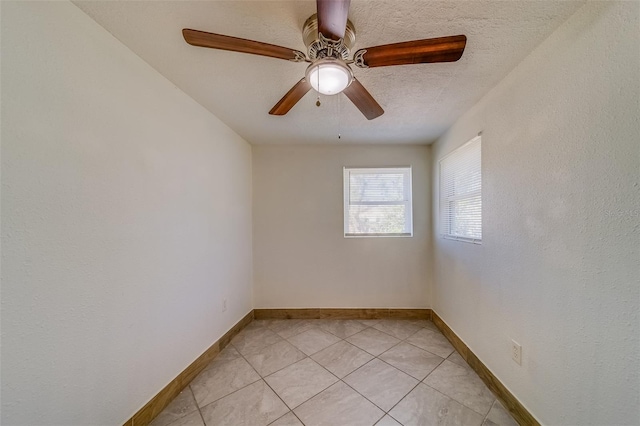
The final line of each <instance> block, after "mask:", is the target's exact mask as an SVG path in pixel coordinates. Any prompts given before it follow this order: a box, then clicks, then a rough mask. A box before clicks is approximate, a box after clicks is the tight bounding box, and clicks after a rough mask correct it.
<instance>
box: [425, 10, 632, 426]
mask: <svg viewBox="0 0 640 426" xmlns="http://www.w3.org/2000/svg"><path fill="white" fill-rule="evenodd" d="M639 7H640V3H638V2H625V3H614V2H587V4H586V5H585V6H584V7H583V8H582V9H580V10H579V11H578V12H577V13H576V14H575V15H574V16H572V17H571V18H570V19H569V20H568V21H567V22H566V23H564V24H563V25H562V26H561V27H560V28H559V29H558V30H557V31H556V32H555V33H554V34H552V35H551V37H550V38H549V39H547V40H546V41H545V42H544V43H543V44H542V45H540V46H539V47H538V48H537V49H536V50H534V52H533V53H532V54H531V55H529V56H528V57H527V58H526V59H525V60H524V61H523V62H522V63H521V64H520V65H519V66H518V67H517V68H516V69H515V70H514V71H513V72H512V73H511V74H510V75H508V76H507V77H506V78H505V79H504V80H503V81H502V82H501V83H500V84H498V86H497V87H495V88H494V89H493V90H492V91H491V92H490V93H489V94H488V95H486V96H485V97H484V98H483V99H482V100H481V101H480V102H479V103H478V104H477V105H476V106H475V107H474V108H472V109H471V110H470V111H469V112H467V113H466V114H465V115H464V116H463V117H462V118H460V119H459V120H458V121H457V122H456V123H455V125H454V126H453V127H452V128H451V129H450V130H449V131H448V133H447V134H446V135H445V136H444V137H442V138H441V139H440V140H439V141H438V142H437V143H436V144H435V145H434V147H433V165H434V168H433V176H434V188H436V189H435V191H434V194H433V195H434V196H433V200H434V212H437V200H438V191H437V184H438V181H437V178H438V176H437V171H438V167H437V166H438V160H439V159H440V158H442V157H443V156H444V155H446V154H447V153H449V152H451V151H452V150H453V149H455V148H456V147H458V146H460V145H461V144H463V143H465V142H466V141H467V140H469V139H471V138H472V137H473V136H475V135H476V134H477V133H478V132H479V131H483V132H484V133H483V140H482V150H483V152H482V172H483V194H482V195H483V242H482V245H481V246H478V245H472V244H466V243H461V242H456V241H450V240H444V239H442V238H440V237H435V238H434V246H435V260H434V265H435V266H434V290H433V291H434V309H435V311H436V312H437V313H438V314H439V315H440V316H441V317H442V318H443V319H444V320H445V322H447V323H448V324H449V325H450V326H451V328H452V329H453V330H454V331H455V332H456V333H457V334H458V335H459V336H460V337H461V338H462V339H463V340H464V341H465V342H466V343H467V344H468V345H469V346H470V348H471V349H472V350H473V351H474V352H475V353H476V354H477V355H478V356H479V358H480V359H481V360H482V361H483V362H484V363H485V364H486V365H487V366H488V367H489V368H490V369H491V370H492V371H493V372H494V373H495V374H496V375H497V377H498V378H499V379H500V380H501V381H502V382H503V383H505V384H506V385H507V387H509V388H510V389H511V390H512V391H513V393H514V394H515V395H516V396H517V397H518V398H519V399H520V400H521V401H522V402H523V403H524V404H525V405H526V406H527V407H528V408H529V409H530V410H531V412H532V413H533V414H534V415H536V416H537V417H538V418H539V420H540V421H541V422H543V423H544V424H549V425H588V424H591V425H605V424H606V425H619V424H634V425H637V424H640V410H639V408H638V407H639V406H640V377H639V372H640V368H639V366H640V358H639V352H640V344H639V340H638V339H639V337H640V327H639V318H638V315H639V310H640V308H639V300H640V293H639V289H640V283H639V277H640V267H639V259H640V253H639V249H638V248H639V245H640V239H639V235H638V232H639V229H640V227H639V226H638V224H639V222H640V197H639V190H640V186H639V184H638V180H639V178H638V173H639V171H640V161H639V154H640V144H639V137H640V124H639V117H640V108H639V102H640V90H639V81H640V73H639V70H640V50H639V49H638V45H639V40H640V26H639V19H638V15H639ZM437 225H438V221H435V226H437ZM434 229H436V231H435V232H437V228H434ZM434 235H436V234H435V233H434ZM510 339H515V340H516V341H518V342H519V343H520V344H522V348H523V364H522V366H521V367H520V366H518V365H517V364H516V363H514V362H513V361H511V359H510V352H509V349H510Z"/></svg>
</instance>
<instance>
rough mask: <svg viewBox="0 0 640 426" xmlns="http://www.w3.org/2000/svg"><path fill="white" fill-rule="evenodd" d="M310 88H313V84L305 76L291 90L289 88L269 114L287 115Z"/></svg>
mask: <svg viewBox="0 0 640 426" xmlns="http://www.w3.org/2000/svg"><path fill="white" fill-rule="evenodd" d="M309 90H311V85H310V84H309V83H307V79H305V78H303V79H302V80H300V81H299V82H297V83H296V84H295V86H293V87H292V88H291V90H289V91H288V92H287V94H286V95H284V96H283V97H282V99H280V100H279V101H278V103H277V104H275V106H274V107H273V108H271V111H269V114H271V115H285V114H286V113H288V112H289V110H290V109H291V108H293V106H294V105H295V104H297V103H298V101H299V100H300V99H302V97H303V96H304V95H306V94H307V92H308V91H309Z"/></svg>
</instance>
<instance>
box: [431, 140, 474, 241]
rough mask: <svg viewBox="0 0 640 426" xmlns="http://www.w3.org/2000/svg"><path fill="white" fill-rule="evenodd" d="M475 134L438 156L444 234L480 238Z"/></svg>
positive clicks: (442, 232)
mask: <svg viewBox="0 0 640 426" xmlns="http://www.w3.org/2000/svg"><path fill="white" fill-rule="evenodd" d="M481 143H482V142H481V137H480V136H477V137H475V138H473V139H472V140H470V141H469V142H468V143H466V144H465V145H463V146H461V147H460V148H458V149H456V150H455V151H453V152H452V153H451V154H449V155H447V156H446V157H445V158H443V159H442V160H440V226H441V234H442V236H443V237H444V238H451V239H456V240H462V241H468V242H473V243H478V244H479V243H480V242H481V241H482V168H481V163H482V161H481V160H482V150H481Z"/></svg>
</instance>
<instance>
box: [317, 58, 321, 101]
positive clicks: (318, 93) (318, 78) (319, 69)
mask: <svg viewBox="0 0 640 426" xmlns="http://www.w3.org/2000/svg"><path fill="white" fill-rule="evenodd" d="M318 90H320V66H318ZM320 105H322V104H321V103H320V92H319V91H318V99H317V100H316V106H317V107H319V106H320Z"/></svg>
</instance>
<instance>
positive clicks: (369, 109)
mask: <svg viewBox="0 0 640 426" xmlns="http://www.w3.org/2000/svg"><path fill="white" fill-rule="evenodd" d="M344 94H345V95H347V98H349V100H350V101H351V102H353V104H354V105H355V106H356V107H357V108H358V109H359V110H360V112H361V113H362V114H364V116H365V117H367V120H373V119H374V118H376V117H380V116H381V115H382V114H384V110H383V109H382V107H381V106H380V105H379V104H378V103H377V102H376V100H375V99H373V96H371V94H370V93H369V92H367V89H365V88H364V86H363V85H362V84H360V82H359V81H358V80H356V79H355V78H354V79H353V81H352V82H351V84H350V85H349V86H348V87H347V88H346V89H344Z"/></svg>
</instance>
